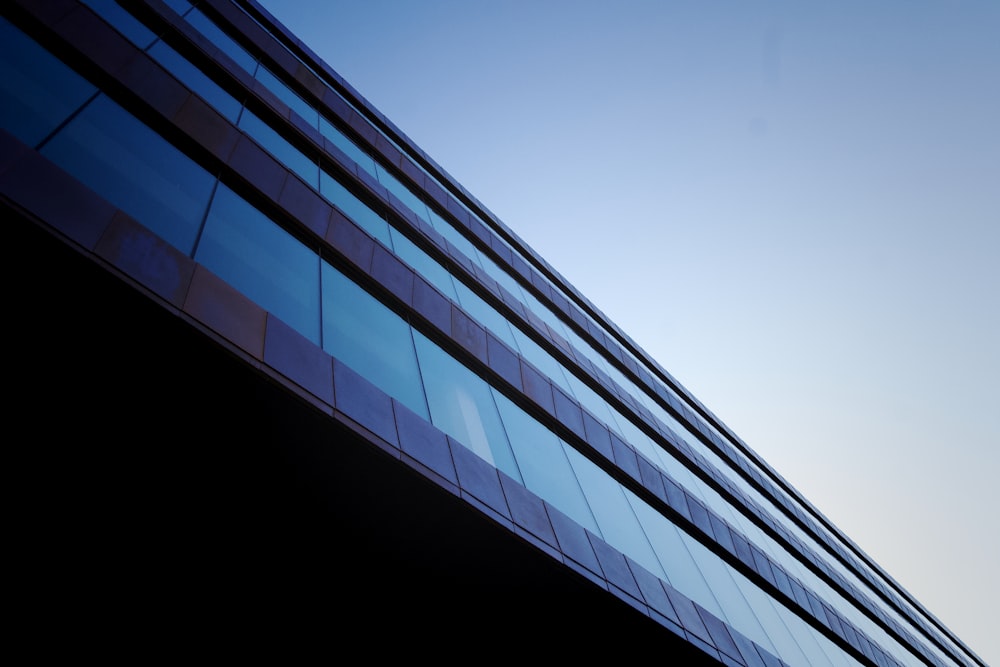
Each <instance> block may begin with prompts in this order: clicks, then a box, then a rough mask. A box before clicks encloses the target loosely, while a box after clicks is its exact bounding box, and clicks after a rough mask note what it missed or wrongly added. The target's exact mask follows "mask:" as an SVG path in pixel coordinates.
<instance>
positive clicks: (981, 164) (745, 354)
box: [263, 0, 1000, 665]
mask: <svg viewBox="0 0 1000 667" xmlns="http://www.w3.org/2000/svg"><path fill="white" fill-rule="evenodd" d="M263 6H264V7H266V8H267V9H268V10H269V11H270V12H271V13H272V14H274V15H275V16H276V17H277V18H278V19H279V20H281V21H282V22H283V23H285V24H286V25H287V26H288V27H289V28H290V29H291V30H292V31H293V32H294V33H295V34H297V35H298V36H299V37H300V38H301V39H302V40H303V41H304V42H305V43H306V44H307V45H309V46H310V47H311V48H312V49H313V50H314V51H315V52H316V53H317V54H318V55H319V56H320V57H322V58H323V59H324V60H326V61H327V62H328V63H329V64H330V65H331V66H332V67H333V68H334V69H335V70H337V71H338V72H339V73H340V74H341V75H343V76H344V77H345V78H346V79H347V80H348V81H350V82H351V84H352V85H353V86H354V87H355V88H356V89H357V90H358V91H359V92H360V93H361V94H362V95H364V96H365V97H366V98H367V99H368V100H369V101H370V102H372V103H373V104H374V105H375V106H376V107H377V108H378V109H379V110H381V111H382V112H383V113H385V114H386V116H387V117H389V118H390V119H392V120H393V122H394V123H395V124H396V125H397V126H398V127H399V128H400V129H401V130H402V131H403V132H405V133H406V134H407V135H409V136H410V138H412V139H413V140H414V141H415V142H416V143H417V144H418V145H419V146H421V147H422V148H423V149H424V150H425V151H426V152H427V153H428V154H429V155H430V156H431V157H432V158H433V159H434V160H435V161H437V162H438V164H440V165H441V166H442V167H444V169H445V170H447V171H448V172H449V173H451V174H452V175H453V176H454V177H455V178H456V179H457V180H458V181H459V182H461V183H462V184H463V185H465V187H466V188H467V189H468V190H469V191H470V192H471V193H472V194H473V195H474V196H476V197H477V198H478V199H479V200H480V201H481V202H482V203H483V204H485V206H486V207H487V208H489V209H490V210H491V211H493V213H495V214H496V215H497V216H498V217H499V218H500V219H502V220H503V221H504V222H505V223H506V224H507V225H508V226H509V227H510V228H511V229H513V230H514V231H515V232H516V233H517V234H518V235H519V236H520V237H521V238H522V239H524V240H525V241H526V242H527V243H528V244H529V245H531V246H532V247H533V248H535V250H536V251H538V253H539V254H541V255H542V256H543V257H545V258H546V259H547V260H548V261H549V262H550V263H551V265H552V266H553V267H555V268H556V269H557V270H558V271H559V272H560V273H562V275H563V276H564V277H565V278H567V279H568V280H569V281H570V282H571V283H573V284H574V285H575V286H576V287H577V288H578V289H579V290H580V291H581V292H582V293H583V294H585V295H587V297H588V298H589V299H590V300H591V301H592V302H593V303H594V304H595V305H596V306H597V307H599V308H600V309H601V310H603V311H604V313H605V314H606V315H608V316H609V317H610V318H611V319H612V320H613V321H615V322H616V323H617V324H618V325H619V326H621V328H622V329H624V330H625V331H626V332H628V333H629V334H630V335H631V336H632V338H633V339H634V340H635V341H636V342H638V343H639V345H641V346H642V347H643V348H644V349H645V350H646V351H647V352H648V353H650V354H651V355H652V356H653V357H655V358H656V359H657V360H658V361H659V362H660V364H661V365H662V366H663V367H664V368H666V369H667V370H668V371H669V372H670V373H671V374H672V375H673V376H674V377H675V378H677V379H678V380H679V381H680V382H681V383H682V384H683V385H684V386H685V387H687V388H688V389H689V390H690V391H691V392H692V393H693V394H694V395H695V396H697V397H698V398H699V400H701V401H702V402H703V403H704V404H705V405H706V406H707V407H709V408H710V409H711V410H712V411H713V412H715V414H716V415H717V416H719V417H720V418H721V419H722V421H723V422H725V423H726V424H727V425H728V426H730V427H731V428H732V429H733V430H734V431H735V432H736V433H737V434H738V435H739V436H740V437H741V438H742V439H743V440H744V441H745V442H746V443H748V444H749V445H750V446H751V447H753V448H754V449H755V450H757V451H758V452H759V453H760V454H761V455H762V456H763V457H764V458H765V459H766V460H767V461H768V462H769V463H770V464H771V465H772V466H773V467H774V468H775V470H777V471H778V472H779V473H780V474H781V475H782V476H784V477H785V478H786V479H787V480H788V481H790V482H791V483H792V484H793V485H794V486H796V487H797V488H798V489H799V490H800V491H801V492H802V493H803V494H804V495H805V496H806V497H807V498H808V499H809V500H810V501H811V502H812V503H813V504H814V505H815V506H817V507H818V508H819V509H820V510H821V511H822V512H823V513H824V514H826V515H827V516H828V517H829V518H830V519H831V520H832V521H834V522H835V523H836V524H837V525H839V526H840V527H841V528H842V529H843V530H844V531H845V532H846V533H847V534H848V535H849V536H850V537H851V538H852V539H854V541H855V542H856V543H858V544H859V545H860V546H861V547H862V548H863V549H864V550H865V551H866V552H867V553H868V554H869V555H870V556H872V557H873V558H874V559H875V560H876V561H877V562H878V563H879V564H881V565H882V566H883V567H884V568H886V569H887V570H888V572H889V573H890V574H891V575H892V576H893V577H894V578H895V579H896V580H897V581H899V582H900V583H901V584H902V585H903V586H904V587H906V588H907V589H908V590H909V591H910V592H912V593H913V594H914V595H915V596H916V597H917V598H918V599H919V600H920V601H921V602H922V603H923V604H924V605H925V606H926V607H927V608H928V609H929V610H930V611H931V612H932V613H933V614H935V615H936V616H937V617H938V618H939V619H941V620H942V621H943V622H944V623H945V624H946V625H948V626H949V627H950V628H951V629H952V630H954V631H955V632H956V633H957V634H958V635H959V637H960V638H961V639H962V640H963V641H964V642H965V643H966V644H967V645H969V646H970V647H971V648H972V649H973V650H974V651H976V652H977V653H978V654H979V655H980V657H982V658H983V659H984V660H985V661H986V662H987V663H992V664H998V665H1000V632H998V628H1000V611H998V610H1000V585H998V580H1000V579H998V572H997V566H998V564H1000V527H998V526H1000V520H998V511H1000V483H998V480H997V477H998V475H1000V407H998V405H997V404H998V399H1000V390H998V388H997V387H998V379H1000V2H998V1H997V0H906V1H904V0H864V1H861V0H837V1H835V2H832V1H830V2H820V1H819V0H801V1H796V2H792V1H788V2H777V1H774V2H770V1H756V0H745V1H737V0H683V1H673V0H649V1H643V0H619V1H617V2H589V1H586V0H504V1H503V2H485V1H476V0H411V1H402V0H400V1H396V2H390V1H387V0H365V1H364V2H362V1H360V0H357V1H354V2H337V1H332V0H323V1H317V2H311V1H306V0H298V1H297V0H280V1H279V0H265V1H264V2H263Z"/></svg>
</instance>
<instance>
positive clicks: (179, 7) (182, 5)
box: [164, 0, 191, 16]
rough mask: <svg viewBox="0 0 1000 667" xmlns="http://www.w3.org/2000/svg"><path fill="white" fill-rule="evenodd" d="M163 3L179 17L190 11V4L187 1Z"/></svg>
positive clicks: (166, 0) (179, 0)
mask: <svg viewBox="0 0 1000 667" xmlns="http://www.w3.org/2000/svg"><path fill="white" fill-rule="evenodd" d="M164 2H165V3H166V4H167V5H168V6H169V7H170V8H171V9H173V10H174V11H175V12H177V13H178V14H180V15H181V16H184V14H185V13H186V12H187V11H188V10H189V9H191V3H190V2H188V1H187V0H164Z"/></svg>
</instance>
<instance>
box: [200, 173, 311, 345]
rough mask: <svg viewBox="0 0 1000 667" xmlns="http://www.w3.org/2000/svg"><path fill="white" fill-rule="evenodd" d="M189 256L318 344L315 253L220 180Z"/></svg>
mask: <svg viewBox="0 0 1000 667" xmlns="http://www.w3.org/2000/svg"><path fill="white" fill-rule="evenodd" d="M195 259H196V260H198V261H199V262H201V263H202V264H204V265H205V266H206V267H208V268H209V269H211V270H212V271H214V272H215V273H216V274H218V276H219V277H220V278H222V279H223V280H225V281H226V282H228V283H229V284H231V285H232V286H233V287H235V288H236V289H238V290H240V291H241V292H243V293H244V294H246V295H247V296H248V297H250V298H251V299H253V300H254V301H255V302H257V303H258V304H260V305H261V306H262V307H263V308H265V309H266V310H268V311H270V312H272V313H274V314H275V315H276V316H278V317H279V318H281V319H282V320H283V321H284V322H285V323H286V324H288V325H289V326H290V327H292V328H293V329H295V330H296V331H298V332H299V333H301V334H302V335H303V336H305V337H306V338H308V339H309V340H311V341H313V342H314V343H316V344H319V255H317V254H316V253H315V252H314V251H312V250H310V249H309V248H307V247H306V246H305V245H303V244H302V242H300V241H299V240H298V239H296V238H295V237H293V236H292V235H291V234H289V233H288V232H286V231H285V230H284V229H282V228H281V227H279V226H278V225H276V224H275V223H274V222H272V221H271V220H270V219H269V218H268V217H267V216H265V215H264V214H263V213H261V212H260V211H258V210H257V209H256V208H254V207H253V206H251V205H250V204H249V203H247V202H246V201H244V200H243V199H241V198H240V197H238V196H237V195H236V193H234V192H233V191H232V190H230V189H229V188H227V187H226V186H224V185H222V184H220V185H219V188H218V191H217V192H216V194H215V197H214V198H213V200H212V207H211V209H210V210H209V212H208V218H207V219H206V220H205V231H204V233H203V234H202V238H201V241H200V242H199V243H198V251H197V253H196V254H195Z"/></svg>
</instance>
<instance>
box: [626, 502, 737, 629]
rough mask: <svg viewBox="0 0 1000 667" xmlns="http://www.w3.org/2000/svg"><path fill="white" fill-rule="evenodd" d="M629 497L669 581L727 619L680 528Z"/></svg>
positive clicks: (714, 612) (647, 506)
mask: <svg viewBox="0 0 1000 667" xmlns="http://www.w3.org/2000/svg"><path fill="white" fill-rule="evenodd" d="M627 497H628V500H629V504H630V505H631V506H632V509H633V510H634V512H635V515H636V518H637V519H638V520H639V523H640V524H641V525H642V528H643V530H644V531H645V534H646V537H647V539H648V540H649V543H650V545H651V546H652V548H653V551H654V552H655V553H656V557H657V560H658V561H659V562H660V564H661V565H662V567H663V572H664V573H665V574H666V577H665V579H666V582H667V583H668V584H670V585H671V586H673V587H674V588H676V589H677V590H678V591H680V592H681V593H683V594H684V595H686V596H687V597H689V598H691V599H692V600H694V601H695V602H697V603H698V604H700V605H701V606H702V607H704V608H705V609H707V610H708V611H710V612H711V613H713V614H715V615H716V616H718V617H719V618H721V619H723V620H725V619H726V615H725V614H724V613H723V612H722V607H720V606H719V602H718V600H716V598H715V594H714V593H712V589H710V588H709V587H708V584H707V583H706V582H705V578H704V576H702V574H701V570H699V569H698V565H697V563H695V561H694V559H693V558H692V557H691V553H690V552H689V551H688V549H687V547H686V545H685V544H684V539H683V537H682V535H683V533H682V532H681V530H680V529H679V528H678V527H677V526H676V525H674V524H673V523H672V522H670V521H669V520H668V519H667V518H666V517H664V516H663V515H662V514H660V513H659V512H657V511H656V510H655V509H653V508H652V507H650V506H649V504H648V503H646V502H644V501H642V500H640V499H639V498H637V497H636V496H634V495H633V494H628V496H627ZM714 557H715V556H713V558H714Z"/></svg>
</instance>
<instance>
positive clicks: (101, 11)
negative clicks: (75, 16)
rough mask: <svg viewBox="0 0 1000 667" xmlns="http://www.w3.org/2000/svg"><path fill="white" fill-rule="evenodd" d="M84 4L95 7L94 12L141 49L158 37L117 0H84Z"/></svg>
mask: <svg viewBox="0 0 1000 667" xmlns="http://www.w3.org/2000/svg"><path fill="white" fill-rule="evenodd" d="M83 4H85V5H87V6H88V7H90V8H91V9H93V10H94V13H96V14H97V15H99V16H100V17H101V18H102V19H104V20H105V21H107V22H108V23H109V24H111V25H113V26H114V27H115V29H116V30H117V31H118V32H120V33H121V34H123V35H124V36H125V37H126V38H127V39H129V40H130V41H131V42H132V43H133V44H135V45H136V46H138V47H139V48H140V49H145V48H146V47H148V46H149V45H150V44H152V43H153V40H155V39H156V35H155V34H153V31H152V30H150V29H149V28H147V27H146V26H145V25H143V23H142V22H141V21H139V19H137V18H135V17H134V16H132V15H131V14H129V13H128V12H127V11H126V10H125V9H124V8H123V7H122V6H121V5H119V4H118V3H117V2H115V0H83Z"/></svg>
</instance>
